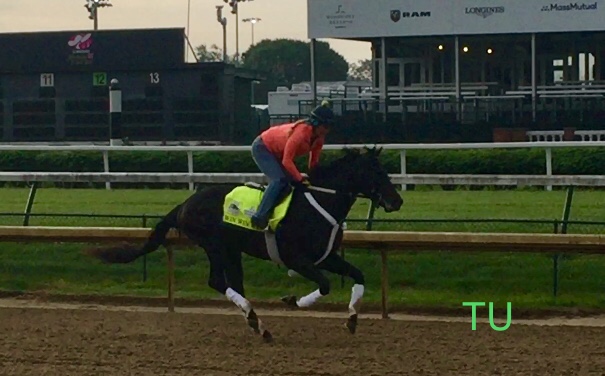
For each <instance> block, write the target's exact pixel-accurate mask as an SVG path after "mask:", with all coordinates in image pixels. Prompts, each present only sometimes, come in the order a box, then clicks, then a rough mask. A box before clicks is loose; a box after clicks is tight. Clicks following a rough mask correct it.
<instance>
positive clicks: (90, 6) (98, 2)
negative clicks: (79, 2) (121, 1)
mask: <svg viewBox="0 0 605 376" xmlns="http://www.w3.org/2000/svg"><path fill="white" fill-rule="evenodd" d="M112 6H113V5H111V4H110V0H86V5H84V8H86V9H87V10H88V13H89V15H88V18H90V19H91V20H93V21H94V29H95V30H98V29H99V15H98V9H99V8H105V7H112Z"/></svg>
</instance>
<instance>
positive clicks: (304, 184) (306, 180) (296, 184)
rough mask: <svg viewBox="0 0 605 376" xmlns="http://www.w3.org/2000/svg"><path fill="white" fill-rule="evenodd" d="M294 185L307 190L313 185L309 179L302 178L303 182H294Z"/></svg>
mask: <svg viewBox="0 0 605 376" xmlns="http://www.w3.org/2000/svg"><path fill="white" fill-rule="evenodd" d="M294 185H295V186H297V187H300V188H306V187H308V186H309V185H311V183H310V182H309V179H307V178H302V179H301V180H297V181H295V182H294Z"/></svg>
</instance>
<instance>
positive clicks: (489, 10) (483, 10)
mask: <svg viewBox="0 0 605 376" xmlns="http://www.w3.org/2000/svg"><path fill="white" fill-rule="evenodd" d="M464 13H466V14H474V15H477V16H481V17H483V18H487V17H489V16H491V15H492V14H495V13H504V7H470V8H465V9H464Z"/></svg>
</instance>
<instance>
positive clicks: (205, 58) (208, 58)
mask: <svg viewBox="0 0 605 376" xmlns="http://www.w3.org/2000/svg"><path fill="white" fill-rule="evenodd" d="M195 54H196V55H197V58H198V60H199V61H200V62H201V63H203V62H213V61H223V49H222V48H220V47H219V46H217V45H216V44H213V45H212V46H210V48H208V47H206V45H205V44H202V45H199V46H197V47H196V48H195ZM232 61H233V57H231V56H229V55H227V62H228V63H229V62H232Z"/></svg>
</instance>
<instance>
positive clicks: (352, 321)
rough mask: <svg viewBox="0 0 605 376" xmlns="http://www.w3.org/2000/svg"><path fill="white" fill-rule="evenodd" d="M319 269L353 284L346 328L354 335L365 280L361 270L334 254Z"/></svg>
mask: <svg viewBox="0 0 605 376" xmlns="http://www.w3.org/2000/svg"><path fill="white" fill-rule="evenodd" d="M318 266H319V268H320V269H324V270H327V271H329V272H330V273H334V274H338V275H342V276H345V277H350V278H351V279H353V281H354V282H355V284H354V285H353V288H352V289H351V301H350V302H349V319H348V320H347V328H348V329H349V331H350V332H351V333H355V330H356V329H357V315H358V313H359V308H360V305H361V298H362V297H363V293H364V289H365V288H364V285H365V278H364V276H363V273H362V272H361V270H359V269H357V268H356V267H355V266H353V265H351V264H350V263H349V262H347V261H346V260H344V259H343V258H342V257H340V256H339V255H338V254H336V253H332V254H330V256H328V257H327V258H326V259H325V260H324V261H323V262H322V263H321V264H319V265H318Z"/></svg>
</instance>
